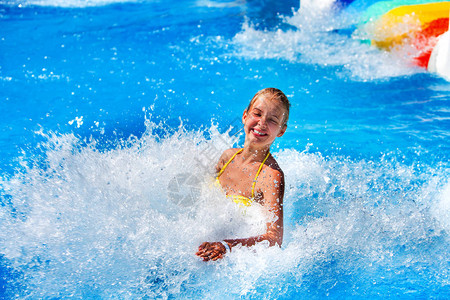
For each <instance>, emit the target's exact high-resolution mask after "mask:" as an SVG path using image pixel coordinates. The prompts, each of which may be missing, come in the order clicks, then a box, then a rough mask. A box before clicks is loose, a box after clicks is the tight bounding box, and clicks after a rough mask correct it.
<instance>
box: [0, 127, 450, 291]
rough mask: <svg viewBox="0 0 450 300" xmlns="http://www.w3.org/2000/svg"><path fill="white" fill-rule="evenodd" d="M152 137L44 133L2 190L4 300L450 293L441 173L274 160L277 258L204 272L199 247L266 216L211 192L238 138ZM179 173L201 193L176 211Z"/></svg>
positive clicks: (239, 257)
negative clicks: (219, 164)
mask: <svg viewBox="0 0 450 300" xmlns="http://www.w3.org/2000/svg"><path fill="white" fill-rule="evenodd" d="M161 126H163V125H156V124H154V123H152V122H150V121H149V120H147V130H146V132H145V134H144V135H143V136H142V137H140V138H137V137H131V138H129V139H127V140H125V141H117V143H116V146H115V147H112V148H108V149H104V148H102V147H101V146H100V141H99V140H96V139H92V140H84V139H81V138H78V137H75V136H74V135H71V134H68V135H60V134H54V133H47V134H44V133H41V134H42V135H43V136H44V137H45V138H46V141H45V142H44V143H42V144H41V145H40V147H41V150H42V151H41V154H33V155H31V154H30V155H29V156H28V157H26V158H25V157H24V159H23V161H22V168H21V171H18V172H17V174H16V175H14V176H11V177H9V178H3V179H2V180H1V181H0V186H1V193H0V195H1V199H2V206H1V207H0V220H1V221H0V253H1V255H2V261H3V264H4V265H7V266H8V267H9V268H10V269H11V270H14V271H13V272H14V273H15V274H17V275H16V276H11V277H10V282H9V283H8V287H9V288H10V291H9V292H11V294H8V295H11V297H13V296H12V295H17V297H19V298H20V297H26V296H28V297H32V298H48V297H102V298H109V297H119V298H120V297H123V298H136V297H145V296H147V297H151V298H154V297H162V298H170V297H177V298H190V297H194V296H195V297H208V298H209V297H218V296H223V295H230V296H235V297H238V296H245V297H250V298H251V297H259V296H261V295H263V294H264V295H265V296H266V297H267V298H270V299H272V298H279V297H280V296H285V297H288V296H289V295H297V296H298V295H308V294H313V295H317V296H323V295H327V294H328V295H341V296H342V295H355V294H356V295H365V296H367V295H383V294H384V295H386V293H387V294H389V293H390V291H392V285H394V286H395V288H397V289H398V290H408V289H411V287H412V286H415V285H416V286H417V282H415V283H411V282H408V281H407V279H408V274H409V272H421V274H423V276H426V277H427V278H428V279H427V280H428V281H427V282H432V284H430V291H439V289H443V288H445V287H446V286H448V275H449V274H448V268H445V266H446V264H447V261H446V258H445V257H447V254H449V253H448V249H449V248H448V239H447V237H448V230H449V228H448V222H447V223H446V222H445V221H446V216H448V213H449V211H448V205H447V202H448V201H447V200H448V199H447V198H448V191H447V190H448V184H447V185H445V184H446V182H447V181H446V180H447V179H448V178H447V177H446V176H448V168H447V167H446V166H441V167H439V168H437V169H436V168H431V167H429V166H423V165H415V166H406V165H404V164H402V163H401V162H399V161H398V158H397V157H398V156H389V155H386V156H385V157H383V158H382V159H381V160H380V161H379V162H373V161H365V160H361V161H354V160H350V159H347V158H343V157H322V156H321V155H320V154H318V153H309V152H308V151H304V152H298V151H296V150H294V149H286V150H283V151H280V152H275V153H274V155H275V156H276V157H277V160H278V161H279V163H280V166H281V167H282V169H283V170H284V171H285V175H286V193H285V201H284V203H285V206H284V207H285V236H286V239H285V243H284V245H283V247H282V248H281V249H280V248H267V245H265V244H261V245H258V246H256V247H253V248H242V249H239V248H234V249H233V251H232V253H230V254H229V255H227V257H226V259H224V260H222V261H220V262H215V263H204V262H202V261H200V260H199V259H198V258H197V257H195V255H194V253H195V251H196V248H197V246H198V245H199V244H200V243H201V242H203V241H205V240H219V239H223V238H225V237H233V236H236V237H243V236H246V235H251V234H257V233H258V232H261V230H263V228H264V220H265V219H264V218H265V216H264V215H263V214H262V213H261V211H260V210H258V207H254V209H253V211H251V212H250V215H251V216H252V220H251V222H250V221H249V218H247V217H245V216H244V215H243V214H242V213H241V212H239V210H238V209H237V208H236V206H235V205H234V204H233V203H231V202H230V201H227V199H226V198H225V197H224V196H223V194H222V193H221V191H219V190H217V189H214V188H211V180H212V178H213V177H212V170H213V165H214V163H215V162H216V161H217V159H218V157H219V155H220V154H221V152H222V151H223V150H224V149H225V148H227V147H229V146H230V145H232V144H233V143H234V142H236V138H235V137H233V136H230V135H229V133H223V134H221V133H219V132H218V131H217V128H216V127H215V126H211V128H209V129H207V130H199V131H188V130H186V129H185V128H184V126H183V125H181V126H180V127H179V128H178V129H176V130H171V131H170V132H165V131H164V130H163V129H162V128H161ZM155 132H159V134H155ZM161 132H162V133H161ZM205 136H208V138H206V137H205ZM186 173H192V174H194V176H196V180H197V181H195V182H197V187H196V191H197V194H196V193H192V194H191V195H192V197H193V198H192V199H191V200H190V202H189V203H187V204H186V203H184V205H178V203H177V201H174V199H176V197H177V195H179V196H180V197H182V196H183V195H184V194H183V192H182V190H181V189H179V188H178V187H176V186H173V182H174V181H173V180H174V178H177V176H179V175H180V174H186ZM446 178H447V179H446ZM188 188H190V187H188ZM191 191H192V190H191ZM436 208H438V209H437V210H436ZM247 216H248V215H247ZM242 224H245V226H242ZM387 277H390V279H389V280H382V278H387ZM415 278H416V280H420V277H419V279H417V278H418V277H417V276H416V277H415ZM430 278H431V280H430ZM375 279H376V280H377V281H376V282H374V280H375ZM446 282H447V283H446ZM433 283H434V284H433ZM14 287H17V289H16V290H15V289H14ZM355 287H357V288H358V289H357V290H355V289H354V288H355ZM312 291H314V292H312ZM390 295H392V294H390ZM413 295H414V293H413Z"/></svg>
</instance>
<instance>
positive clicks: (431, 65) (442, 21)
mask: <svg viewBox="0 0 450 300" xmlns="http://www.w3.org/2000/svg"><path fill="white" fill-rule="evenodd" d="M449 15H450V1H440V2H438V1H418V0H394V1H380V2H377V3H375V4H374V5H372V6H370V7H369V8H368V9H367V10H366V12H365V13H364V14H363V15H362V16H361V23H360V26H359V27H360V28H359V30H360V31H364V32H366V33H368V34H369V36H370V42H371V44H372V45H375V46H376V47H378V48H380V49H384V50H388V51H391V50H393V49H399V48H401V47H405V46H409V47H410V48H411V53H412V62H413V63H414V64H416V65H417V66H420V67H423V68H427V69H428V70H429V71H431V72H435V73H437V74H439V75H440V76H442V77H444V78H446V79H447V80H449V81H450V40H449V38H450V37H449Z"/></svg>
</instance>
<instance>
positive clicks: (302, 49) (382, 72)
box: [231, 1, 419, 81]
mask: <svg viewBox="0 0 450 300" xmlns="http://www.w3.org/2000/svg"><path fill="white" fill-rule="evenodd" d="M354 14H356V12H353V15H352V14H351V12H346V11H340V10H337V9H336V7H335V6H334V5H333V1H325V2H323V1H302V3H301V7H300V9H299V10H298V11H296V12H294V15H293V16H290V17H283V16H281V17H280V22H281V26H280V28H278V29H275V30H259V29H257V28H256V27H255V26H253V25H252V24H251V20H247V21H246V22H245V23H244V24H243V25H242V30H241V31H240V32H239V33H237V34H236V35H235V36H234V37H233V39H232V40H231V44H232V45H233V46H234V55H235V56H238V57H243V58H247V59H267V58H269V59H282V60H288V61H289V62H290V63H306V64H318V65H321V66H334V67H339V68H342V71H338V73H343V75H344V74H345V75H346V76H347V75H349V76H350V78H352V79H353V80H358V81H368V80H376V79H382V78H390V77H395V76H404V75H411V74H414V73H417V72H419V70H418V69H417V68H414V67H412V66H411V65H410V64H409V63H408V62H407V53H406V50H405V53H403V52H400V51H399V52H395V53H390V52H383V51H380V50H379V49H376V48H374V47H372V46H370V45H369V44H366V43H362V42H361V41H360V40H358V39H355V38H353V37H352V35H351V33H352V32H353V26H354V22H355V20H358V18H357V17H356V16H355V15H354ZM283 25H284V26H283ZM283 27H289V28H290V29H282V28H283Z"/></svg>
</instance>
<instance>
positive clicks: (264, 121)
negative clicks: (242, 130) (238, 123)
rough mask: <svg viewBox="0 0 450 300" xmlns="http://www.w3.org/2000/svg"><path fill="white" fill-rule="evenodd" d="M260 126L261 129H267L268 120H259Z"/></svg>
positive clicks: (263, 118)
mask: <svg viewBox="0 0 450 300" xmlns="http://www.w3.org/2000/svg"><path fill="white" fill-rule="evenodd" d="M258 125H259V126H260V127H261V128H265V127H266V125H267V119H266V117H265V116H262V117H261V118H259V120H258Z"/></svg>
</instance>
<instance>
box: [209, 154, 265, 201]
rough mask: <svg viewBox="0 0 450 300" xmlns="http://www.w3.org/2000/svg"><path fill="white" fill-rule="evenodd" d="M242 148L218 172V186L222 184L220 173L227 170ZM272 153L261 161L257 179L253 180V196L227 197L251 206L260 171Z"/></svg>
mask: <svg viewBox="0 0 450 300" xmlns="http://www.w3.org/2000/svg"><path fill="white" fill-rule="evenodd" d="M242 150H244V149H239V150H238V151H237V152H236V153H235V154H234V155H233V156H232V157H231V158H230V159H229V160H228V161H227V163H226V164H225V165H224V166H223V167H222V169H221V170H220V172H219V174H217V177H216V184H217V185H218V186H221V185H220V181H219V177H220V175H222V173H223V171H225V169H226V167H227V166H228V164H229V163H230V162H231V161H232V160H233V159H234V158H235V157H236V155H238V154H239V153H241V152H242ZM269 155H270V151H269V152H267V155H266V158H264V160H263V162H262V163H261V165H260V166H259V169H258V172H256V176H255V179H254V180H253V184H252V197H251V198H247V197H245V196H241V195H227V197H229V198H231V199H232V200H233V201H234V202H235V203H236V204H238V205H239V206H241V207H243V206H250V205H252V202H253V200H254V199H255V186H256V180H257V179H258V176H259V173H260V172H261V170H262V167H263V165H264V163H265V162H266V160H267V158H269Z"/></svg>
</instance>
